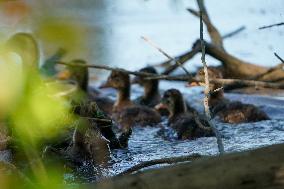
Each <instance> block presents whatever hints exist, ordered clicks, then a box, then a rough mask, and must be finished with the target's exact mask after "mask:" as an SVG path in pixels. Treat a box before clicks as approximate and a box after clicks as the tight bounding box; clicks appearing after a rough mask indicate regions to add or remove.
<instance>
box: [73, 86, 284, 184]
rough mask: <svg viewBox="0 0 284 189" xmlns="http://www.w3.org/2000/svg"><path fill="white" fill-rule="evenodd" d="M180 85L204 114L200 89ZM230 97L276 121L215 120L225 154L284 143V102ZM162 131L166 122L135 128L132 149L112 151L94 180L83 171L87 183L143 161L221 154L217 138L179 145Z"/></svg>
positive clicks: (191, 101) (93, 177) (260, 98)
mask: <svg viewBox="0 0 284 189" xmlns="http://www.w3.org/2000/svg"><path fill="white" fill-rule="evenodd" d="M176 85H177V86H179V85H180V86H179V88H180V89H181V90H184V96H185V98H186V100H187V101H188V102H190V104H191V105H192V106H193V107H195V108H196V109H198V110H199V111H201V112H203V107H202V103H203V102H202V97H203V95H202V94H201V93H200V92H201V90H200V89H198V88H197V89H188V88H185V87H184V86H183V85H182V84H181V83H176ZM170 86H172V83H171V82H166V83H163V85H162V88H165V89H166V88H169V87H170ZM109 92H111V91H108V93H109ZM132 93H133V97H137V96H138V95H141V89H139V88H138V87H134V88H133V90H132ZM226 96H227V97H228V98H230V99H232V100H240V101H242V102H244V103H252V104H255V105H258V106H260V107H261V109H263V110H264V111H265V112H266V113H268V115H269V116H270V117H271V118H272V120H268V121H261V122H256V123H243V124H226V123H220V122H218V120H214V123H215V124H216V126H217V128H218V130H219V131H220V133H221V135H222V138H223V142H224V147H225V151H226V152H227V153H230V152H238V151H244V150H248V149H255V148H259V147H262V146H268V145H272V144H278V143H283V142H284V119H283V115H284V101H283V100H279V99H276V98H273V97H264V96H255V95H242V94H226ZM160 127H164V128H167V127H166V121H164V122H162V123H161V125H160V126H157V127H146V128H140V127H136V128H134V130H133V134H132V136H131V138H130V141H129V147H128V149H126V150H114V151H112V158H111V161H110V162H109V165H108V166H107V167H103V168H98V167H96V168H95V170H96V172H97V173H98V174H96V175H92V176H91V174H89V172H88V171H89V170H90V167H88V166H86V167H83V168H82V169H80V171H81V173H82V174H83V178H84V179H85V181H86V182H93V181H95V180H97V179H101V178H105V177H110V176H114V175H116V174H118V173H120V172H122V171H124V170H126V169H128V168H130V167H132V166H134V165H136V164H138V163H139V162H143V161H148V160H153V159H160V158H165V157H177V156H183V155H190V154H194V153H199V154H202V155H217V154H218V147H217V143H216V138H215V137H208V138H199V139H196V140H192V141H189V140H184V141H178V140H175V138H174V132H172V133H171V132H169V135H170V136H172V137H171V139H170V140H169V139H164V137H162V136H160V135H158V134H157V133H158V131H159V130H160ZM168 130H169V129H168ZM154 167H157V166H154ZM152 168H153V167H152ZM91 169H93V168H91ZM98 170H99V171H98ZM84 172H85V174H84ZM86 173H87V174H86ZM86 175H88V176H86ZM71 178H73V177H71Z"/></svg>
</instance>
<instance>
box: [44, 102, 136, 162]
mask: <svg viewBox="0 0 284 189" xmlns="http://www.w3.org/2000/svg"><path fill="white" fill-rule="evenodd" d="M73 112H74V114H75V115H78V116H79V118H78V119H77V121H76V123H74V124H76V125H75V129H74V130H72V135H70V132H69V133H68V134H67V136H65V137H61V138H60V140H56V143H52V145H49V146H47V147H46V148H45V150H44V152H43V157H55V158H56V159H59V160H61V161H63V162H64V163H66V160H67V163H68V164H69V165H70V162H71V167H73V166H74V165H79V166H80V165H82V164H83V163H84V162H85V161H90V162H93V163H95V164H100V165H102V164H104V163H106V162H107V161H108V160H109V158H110V150H112V149H119V148H126V147H127V145H128V139H129V137H130V135H131V133H132V130H131V129H129V130H128V131H127V132H123V133H122V134H121V135H120V137H119V138H117V137H116V134H115V133H114V132H113V130H112V127H113V123H112V120H111V119H110V118H108V117H107V116H106V115H104V113H103V112H102V111H100V109H99V108H98V106H97V105H96V103H95V102H92V101H88V100H83V101H81V102H79V103H76V102H73ZM65 135H66V134H65ZM66 140H67V142H66ZM58 141H59V142H58ZM47 159H48V158H47Z"/></svg>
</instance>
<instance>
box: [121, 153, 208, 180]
mask: <svg viewBox="0 0 284 189" xmlns="http://www.w3.org/2000/svg"><path fill="white" fill-rule="evenodd" d="M202 157H203V156H201V155H199V154H192V155H189V156H181V157H171V158H163V159H156V160H150V161H145V162H142V163H140V164H137V165H135V166H133V167H131V168H129V169H127V170H125V171H123V172H121V173H119V174H118V175H117V176H123V175H128V174H131V173H133V172H135V171H139V170H141V169H143V168H146V167H150V166H153V165H157V164H174V163H179V162H186V161H193V160H197V159H200V158H202ZM204 157H205V156H204Z"/></svg>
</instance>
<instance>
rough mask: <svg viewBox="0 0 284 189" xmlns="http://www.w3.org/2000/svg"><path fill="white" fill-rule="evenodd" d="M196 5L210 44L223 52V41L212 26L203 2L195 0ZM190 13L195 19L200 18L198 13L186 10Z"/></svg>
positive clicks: (202, 0)
mask: <svg viewBox="0 0 284 189" xmlns="http://www.w3.org/2000/svg"><path fill="white" fill-rule="evenodd" d="M197 4H198V7H199V10H200V12H202V14H203V15H202V20H203V21H204V23H205V24H206V27H207V31H208V34H209V36H210V38H211V41H212V43H213V44H214V45H215V46H217V47H218V48H220V49H222V50H224V46H223V39H222V37H221V34H220V32H219V31H218V29H217V28H216V27H215V26H214V24H212V22H211V20H210V17H209V15H208V13H207V10H206V7H205V5H204V0H197ZM187 10H188V11H189V12H190V13H192V14H193V15H194V16H196V17H198V18H199V17H200V13H199V12H197V11H195V10H193V9H187Z"/></svg>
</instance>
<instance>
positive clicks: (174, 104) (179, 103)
mask: <svg viewBox="0 0 284 189" xmlns="http://www.w3.org/2000/svg"><path fill="white" fill-rule="evenodd" d="M155 108H156V109H158V110H159V109H161V108H166V109H167V110H168V111H169V112H170V117H172V116H174V115H176V114H179V113H185V112H186V105H185V102H184V100H183V96H182V94H181V92H180V91H179V90H177V89H169V90H167V91H166V92H165V93H164V95H163V97H162V100H161V103H160V104H158V105H157V106H156V107H155Z"/></svg>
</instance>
